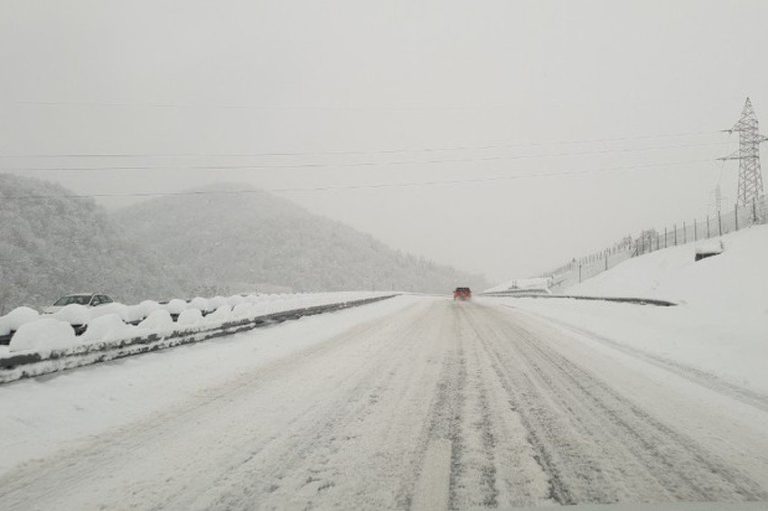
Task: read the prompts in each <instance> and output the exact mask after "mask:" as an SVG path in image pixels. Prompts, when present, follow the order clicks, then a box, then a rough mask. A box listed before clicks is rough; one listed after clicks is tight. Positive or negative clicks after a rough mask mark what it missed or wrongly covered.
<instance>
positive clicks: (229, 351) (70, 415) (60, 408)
mask: <svg viewBox="0 0 768 511" xmlns="http://www.w3.org/2000/svg"><path fill="white" fill-rule="evenodd" d="M423 300H429V299H428V298H423V297H418V296H398V297H395V298H392V299H389V300H384V301H381V302H376V303H372V304H368V305H365V306H361V307H356V308H352V309H347V310H343V311H338V312H334V313H330V314H321V315H318V316H312V317H305V318H301V319H299V320H297V321H292V322H288V323H282V324H280V325H275V326H272V327H267V328H262V329H257V330H253V331H251V332H247V333H242V334H237V335H234V336H228V337H223V338H220V339H216V340H210V341H207V342H203V343H199V344H192V345H188V346H183V347H179V348H176V349H173V350H170V351H165V352H158V353H148V354H145V355H141V356H137V357H131V358H127V359H124V360H121V361H119V362H118V361H115V362H108V363H104V364H98V365H95V366H91V367H87V368H82V369H79V370H77V371H70V372H63V373H58V374H57V375H56V376H55V377H52V378H48V379H47V381H39V380H36V379H29V380H23V381H18V382H15V383H11V384H8V385H3V386H2V389H0V395H2V400H3V404H4V410H5V411H4V413H3V414H0V431H2V432H3V434H2V435H0V452H2V453H3V455H2V456H0V475H2V474H4V473H7V472H8V471H9V470H11V469H12V468H13V467H14V466H16V465H17V464H19V463H22V462H24V461H28V460H30V459H35V458H40V457H43V456H45V455H48V454H50V453H52V452H53V451H57V450H59V449H62V448H64V447H68V446H73V442H75V441H77V440H80V439H82V440H84V441H87V437H89V436H90V435H94V434H97V433H101V432H104V431H105V430H108V429H110V428H117V427H120V426H122V425H125V424H129V423H132V422H134V421H137V420H140V419H142V418H145V417H147V416H149V415H151V414H153V413H158V412H162V411H163V410H165V409H167V408H169V407H171V406H172V405H174V404H178V403H179V402H180V401H183V400H185V399H188V398H191V397H193V396H197V395H199V394H200V393H203V392H205V390H206V389H208V388H215V387H217V386H218V385H220V384H222V383H224V382H227V381H230V380H232V379H235V378H237V377H238V376H239V375H242V374H243V373H247V372H250V371H253V370H254V369H256V368H260V367H263V366H266V365H267V364H269V363H271V362H274V361H276V360H279V359H281V358H283V357H286V356H288V355H290V354H293V353H296V352H299V351H301V350H303V349H305V348H307V347H310V346H312V345H316V344H319V343H322V342H323V341H325V340H327V339H330V338H332V337H333V336H335V335H338V334H340V333H342V332H344V331H346V330H348V329H350V328H353V327H357V326H358V325H361V324H362V323H366V322H368V321H372V320H375V319H378V318H381V317H384V316H387V315H389V314H393V313H396V312H398V311H400V310H403V309H405V308H407V307H409V306H411V305H412V304H414V303H416V302H419V301H423ZM163 312H165V314H168V313H167V311H163ZM156 313H157V312H156ZM156 313H153V314H156ZM41 321H46V322H48V321H52V322H56V320H52V319H46V320H41ZM59 323H60V324H61V325H63V327H66V328H69V329H70V330H71V327H70V326H69V325H68V324H66V323H63V322H59ZM63 327H62V328H63ZM21 339H22V340H23V339H24V336H22V337H21ZM14 342H16V338H14ZM307 384H308V385H311V382H307ZM147 389H152V392H147ZM52 424H55V425H56V427H51V425H52Z"/></svg>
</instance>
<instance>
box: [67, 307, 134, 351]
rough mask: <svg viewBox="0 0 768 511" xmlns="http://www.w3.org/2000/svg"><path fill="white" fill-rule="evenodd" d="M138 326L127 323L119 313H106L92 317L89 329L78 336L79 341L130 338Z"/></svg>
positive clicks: (92, 341)
mask: <svg viewBox="0 0 768 511" xmlns="http://www.w3.org/2000/svg"><path fill="white" fill-rule="evenodd" d="M135 330H136V328H135V327H132V326H130V325H126V324H125V323H124V322H123V319H122V318H121V317H120V316H118V315H117V314H105V315H103V316H99V317H97V318H95V319H92V320H91V322H90V323H88V329H87V330H86V331H85V333H84V334H83V335H81V336H80V337H78V341H79V342H81V343H83V344H89V343H94V342H102V341H112V340H115V339H125V338H130V337H132V336H133V335H134V333H135Z"/></svg>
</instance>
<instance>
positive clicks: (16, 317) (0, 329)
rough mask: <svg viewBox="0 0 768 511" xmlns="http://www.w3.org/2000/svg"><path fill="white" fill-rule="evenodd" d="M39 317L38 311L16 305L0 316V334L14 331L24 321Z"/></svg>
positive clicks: (27, 321)
mask: <svg viewBox="0 0 768 511" xmlns="http://www.w3.org/2000/svg"><path fill="white" fill-rule="evenodd" d="M39 317H40V313H39V312H37V311H36V310H35V309H30V308H29V307H16V308H15V309H13V310H12V311H11V312H9V313H8V314H6V315H5V316H2V317H0V336H2V335H8V334H10V333H11V332H15V331H16V330H18V329H19V327H20V326H21V325H23V324H24V323H30V322H32V321H35V320H36V319H38V318H39Z"/></svg>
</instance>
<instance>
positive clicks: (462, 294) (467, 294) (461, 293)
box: [453, 287, 472, 301]
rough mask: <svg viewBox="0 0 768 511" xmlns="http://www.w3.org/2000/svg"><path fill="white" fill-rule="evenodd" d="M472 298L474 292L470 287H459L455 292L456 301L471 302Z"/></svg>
mask: <svg viewBox="0 0 768 511" xmlns="http://www.w3.org/2000/svg"><path fill="white" fill-rule="evenodd" d="M471 298H472V291H471V290H470V289H469V288H468V287H457V288H456V290H455V291H454V292H453V299H454V300H462V301H465V300H469V299H471Z"/></svg>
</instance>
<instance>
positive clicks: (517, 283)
mask: <svg viewBox="0 0 768 511" xmlns="http://www.w3.org/2000/svg"><path fill="white" fill-rule="evenodd" d="M548 289H549V279H548V278H546V277H535V278H528V279H512V280H509V281H507V282H503V283H501V284H499V285H498V286H494V287H492V288H490V289H486V290H485V291H484V293H498V292H502V291H528V290H530V291H544V290H548Z"/></svg>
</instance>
